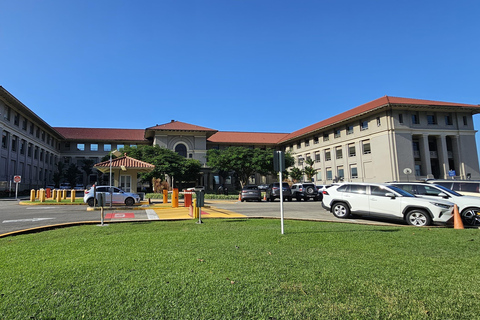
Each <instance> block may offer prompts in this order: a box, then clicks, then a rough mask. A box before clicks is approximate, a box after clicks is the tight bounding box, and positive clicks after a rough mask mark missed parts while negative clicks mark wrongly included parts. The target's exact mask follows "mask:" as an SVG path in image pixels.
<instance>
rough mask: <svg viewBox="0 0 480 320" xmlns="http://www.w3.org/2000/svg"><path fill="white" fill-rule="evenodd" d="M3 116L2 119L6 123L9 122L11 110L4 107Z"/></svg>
mask: <svg viewBox="0 0 480 320" xmlns="http://www.w3.org/2000/svg"><path fill="white" fill-rule="evenodd" d="M5 108H6V109H5V114H4V115H3V119H5V120H7V121H10V113H11V109H10V107H7V106H5Z"/></svg>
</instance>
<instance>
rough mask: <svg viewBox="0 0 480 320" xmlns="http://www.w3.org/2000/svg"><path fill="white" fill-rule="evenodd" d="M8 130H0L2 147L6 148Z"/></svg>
mask: <svg viewBox="0 0 480 320" xmlns="http://www.w3.org/2000/svg"><path fill="white" fill-rule="evenodd" d="M8 136H9V134H8V132H7V131H3V132H2V148H3V149H7V146H8Z"/></svg>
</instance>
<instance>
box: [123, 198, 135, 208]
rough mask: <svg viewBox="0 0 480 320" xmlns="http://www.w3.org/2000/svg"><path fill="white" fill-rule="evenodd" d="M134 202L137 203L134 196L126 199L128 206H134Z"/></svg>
mask: <svg viewBox="0 0 480 320" xmlns="http://www.w3.org/2000/svg"><path fill="white" fill-rule="evenodd" d="M134 203H135V200H133V199H132V198H127V199H125V205H126V206H128V207H131V206H133V204H134Z"/></svg>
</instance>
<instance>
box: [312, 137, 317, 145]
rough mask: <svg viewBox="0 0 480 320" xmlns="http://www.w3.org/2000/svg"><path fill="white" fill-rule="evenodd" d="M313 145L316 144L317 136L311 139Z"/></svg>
mask: <svg viewBox="0 0 480 320" xmlns="http://www.w3.org/2000/svg"><path fill="white" fill-rule="evenodd" d="M313 144H318V137H317V136H315V137H313Z"/></svg>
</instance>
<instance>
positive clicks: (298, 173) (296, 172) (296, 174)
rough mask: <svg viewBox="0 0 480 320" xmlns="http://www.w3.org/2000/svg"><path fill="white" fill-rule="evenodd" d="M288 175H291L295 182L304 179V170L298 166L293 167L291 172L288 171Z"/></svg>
mask: <svg viewBox="0 0 480 320" xmlns="http://www.w3.org/2000/svg"><path fill="white" fill-rule="evenodd" d="M288 175H289V176H290V178H292V180H293V182H297V181H300V180H302V177H303V170H301V169H299V168H297V167H293V168H292V169H291V170H290V172H289V173H288Z"/></svg>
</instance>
